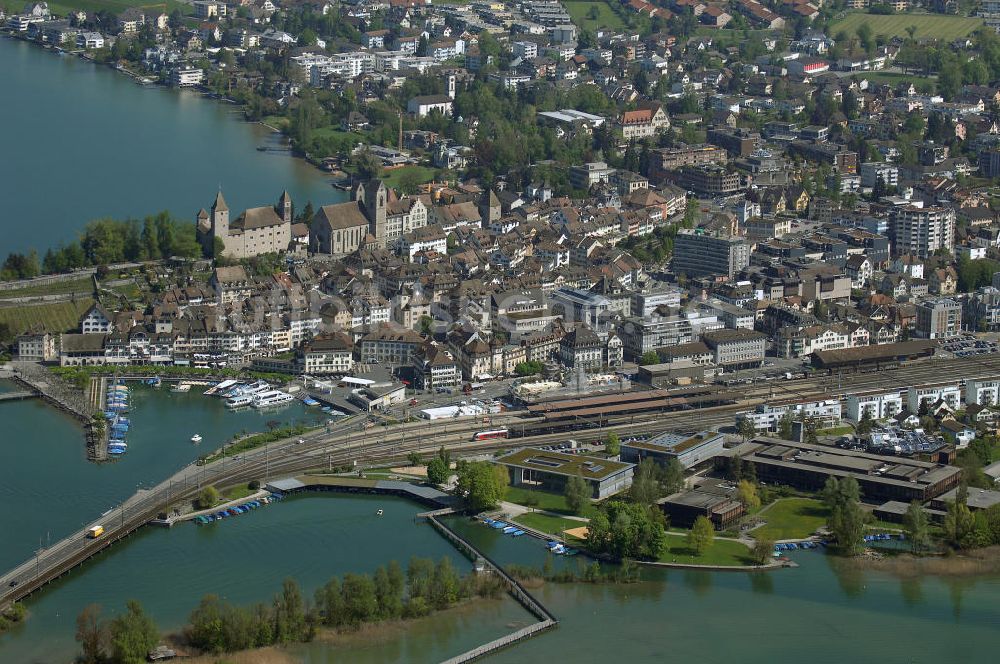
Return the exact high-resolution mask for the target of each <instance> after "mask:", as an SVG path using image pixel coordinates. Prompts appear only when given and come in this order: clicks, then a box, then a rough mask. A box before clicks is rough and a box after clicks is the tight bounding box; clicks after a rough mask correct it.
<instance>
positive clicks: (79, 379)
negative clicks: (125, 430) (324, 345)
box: [49, 364, 292, 389]
mask: <svg viewBox="0 0 1000 664" xmlns="http://www.w3.org/2000/svg"><path fill="white" fill-rule="evenodd" d="M122 369H123V367H121V366H116V365H112V364H104V365H96V366H85V367H49V371H50V372H52V373H53V374H55V375H56V376H59V377H60V378H62V379H63V380H65V381H66V382H68V383H70V384H72V385H74V386H76V387H77V388H79V389H85V388H86V386H87V382H88V381H89V380H90V378H91V377H94V376H108V377H110V376H114V375H115V374H118V373H123V372H122ZM124 369H127V371H126V372H124V373H127V374H128V375H130V376H145V377H149V378H153V377H159V378H167V379H170V378H202V379H209V378H212V379H215V378H218V379H226V378H254V379H259V380H266V381H268V382H269V383H281V384H282V385H284V384H285V383H287V382H289V381H290V380H291V379H292V376H290V375H288V374H279V373H269V372H265V371H248V370H242V369H210V368H202V367H184V366H175V365H160V364H130V365H126V366H125V367H124Z"/></svg>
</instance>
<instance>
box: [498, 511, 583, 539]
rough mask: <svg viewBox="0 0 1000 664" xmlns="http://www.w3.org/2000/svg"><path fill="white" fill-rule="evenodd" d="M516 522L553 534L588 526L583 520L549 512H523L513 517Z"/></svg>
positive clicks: (560, 534)
mask: <svg viewBox="0 0 1000 664" xmlns="http://www.w3.org/2000/svg"><path fill="white" fill-rule="evenodd" d="M512 521H514V522H515V523H519V524H521V525H522V526H528V527H529V528H534V529H535V530H540V531H542V532H543V533H549V534H551V535H559V536H562V531H564V530H569V529H572V528H580V527H583V526H586V525H587V524H586V523H584V522H583V521H576V520H574V519H567V518H565V517H561V516H549V515H548V514H537V513H532V512H529V513H527V514H522V515H521V516H519V517H517V518H515V519H512Z"/></svg>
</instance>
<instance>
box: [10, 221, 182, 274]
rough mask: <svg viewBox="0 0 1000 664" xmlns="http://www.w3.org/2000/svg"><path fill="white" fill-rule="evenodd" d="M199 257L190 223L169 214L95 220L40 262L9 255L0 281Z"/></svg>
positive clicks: (30, 256)
mask: <svg viewBox="0 0 1000 664" xmlns="http://www.w3.org/2000/svg"><path fill="white" fill-rule="evenodd" d="M201 255H202V248H201V245H200V244H199V243H198V239H197V236H196V232H195V227H194V224H191V223H189V222H184V221H178V220H175V219H173V218H172V217H171V216H170V213H169V212H166V211H164V212H160V213H158V214H155V215H150V216H147V217H145V218H144V219H143V220H141V221H140V220H138V219H125V220H117V219H96V220H94V221H91V222H90V223H88V224H87V225H86V227H85V228H84V229H83V233H81V234H80V237H79V239H78V240H77V241H75V242H71V243H69V244H63V245H61V246H60V247H58V248H56V249H51V248H50V249H49V250H48V251H46V252H45V256H44V257H43V258H42V259H41V260H39V258H38V253H37V252H36V251H34V250H32V251H29V252H27V253H19V252H11V253H10V254H8V256H7V259H6V260H5V261H4V264H3V267H2V268H0V279H2V280H8V281H9V280H13V279H30V278H32V277H37V276H38V275H40V274H56V273H60V272H69V271H70V270H74V269H77V268H81V267H90V266H94V265H108V264H111V263H124V262H138V261H151V260H159V259H163V258H170V257H172V256H177V257H181V258H199V257H201Z"/></svg>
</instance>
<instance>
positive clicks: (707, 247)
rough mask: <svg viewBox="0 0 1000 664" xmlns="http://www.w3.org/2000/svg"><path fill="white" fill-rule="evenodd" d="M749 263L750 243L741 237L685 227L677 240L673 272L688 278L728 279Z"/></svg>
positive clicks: (675, 240)
mask: <svg viewBox="0 0 1000 664" xmlns="http://www.w3.org/2000/svg"><path fill="white" fill-rule="evenodd" d="M748 265H750V245H749V244H748V243H747V242H746V240H744V239H743V238H741V237H738V236H735V235H733V236H730V235H714V234H710V233H705V232H702V231H699V230H697V229H683V230H681V231H679V232H678V233H677V237H676V238H675V239H674V271H675V272H680V273H684V274H686V275H688V276H689V277H701V276H708V275H724V276H726V277H727V278H729V279H732V278H733V276H734V275H735V274H736V273H737V272H739V271H740V270H742V269H743V268H745V267H746V266H748Z"/></svg>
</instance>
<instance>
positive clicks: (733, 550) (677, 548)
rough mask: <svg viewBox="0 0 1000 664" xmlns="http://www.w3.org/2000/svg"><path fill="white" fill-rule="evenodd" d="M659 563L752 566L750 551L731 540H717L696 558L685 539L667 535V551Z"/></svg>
mask: <svg viewBox="0 0 1000 664" xmlns="http://www.w3.org/2000/svg"><path fill="white" fill-rule="evenodd" d="M660 562H661V563H683V564H686V565H726V566H734V565H753V564H754V562H753V560H752V559H751V558H750V549H748V548H747V547H746V546H745V545H744V544H740V543H739V542H734V541H733V540H720V539H717V540H715V541H713V542H712V546H710V547H708V551H706V552H705V553H703V554H702V555H700V556H698V555H696V554H695V552H694V550H693V549H690V548H688V545H687V537H684V536H679V535H667V550H666V552H665V553H664V554H663V555H662V556H660Z"/></svg>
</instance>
